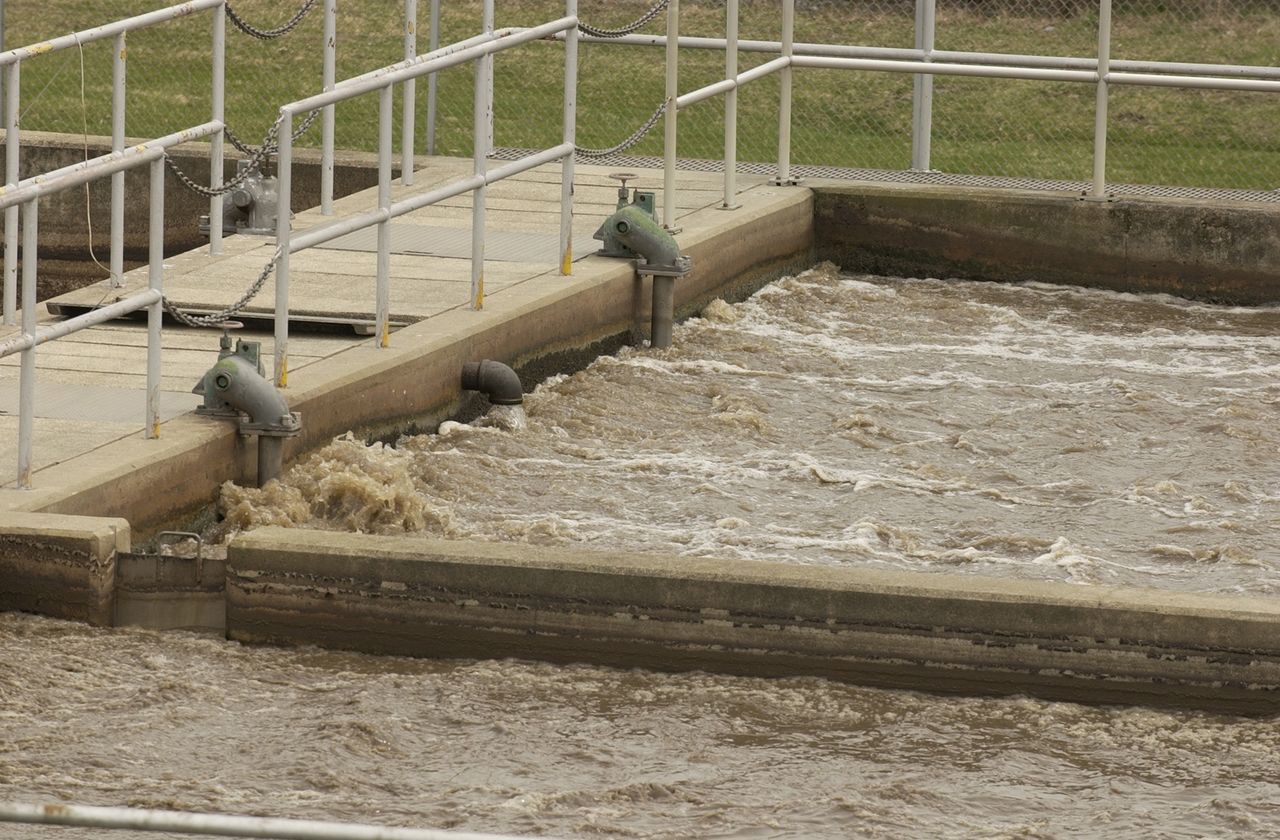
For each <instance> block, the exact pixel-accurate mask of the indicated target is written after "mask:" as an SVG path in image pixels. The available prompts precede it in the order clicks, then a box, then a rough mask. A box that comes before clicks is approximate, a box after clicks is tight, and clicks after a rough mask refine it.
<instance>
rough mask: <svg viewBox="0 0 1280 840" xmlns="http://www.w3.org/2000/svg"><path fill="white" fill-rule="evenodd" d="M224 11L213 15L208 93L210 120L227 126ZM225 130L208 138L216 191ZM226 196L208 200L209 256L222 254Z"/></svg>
mask: <svg viewBox="0 0 1280 840" xmlns="http://www.w3.org/2000/svg"><path fill="white" fill-rule="evenodd" d="M223 12H224V9H217V10H216V11H215V12H214V14H213V64H212V67H211V70H212V76H213V79H212V82H211V89H210V91H209V102H210V108H209V119H210V120H212V121H214V122H218V123H225V122H226V118H227V108H226V103H227V16H226V15H225V14H223ZM225 139H226V130H225V129H223V128H219V129H218V131H217V133H215V134H214V135H213V136H212V137H210V138H209V186H211V187H213V189H214V190H217V189H218V188H220V187H221V186H222V169H223V163H224V160H225ZM223 200H224V199H223V196H222V194H221V193H217V194H215V195H212V196H210V197H209V254H210V255H211V256H217V255H219V254H221V253H222V236H223V230H222V202H223Z"/></svg>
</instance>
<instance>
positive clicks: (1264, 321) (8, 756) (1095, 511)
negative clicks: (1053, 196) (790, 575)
mask: <svg viewBox="0 0 1280 840" xmlns="http://www.w3.org/2000/svg"><path fill="white" fill-rule="evenodd" d="M1278 335H1280V310H1276V309H1261V310H1237V309H1223V308H1216V307H1209V306H1201V305H1196V304H1190V303H1187V302H1184V301H1178V300H1173V299H1164V298H1155V299H1152V298H1136V297H1130V296H1124V295H1114V294H1105V293H1097V292H1083V291H1078V290H1068V289H1063V288H1057V287H1008V286H993V285H982V284H968V283H941V282H937V281H901V280H883V279H877V278H867V277H848V276H841V275H839V274H838V273H836V272H834V271H832V270H830V269H827V268H822V269H820V270H817V271H815V272H812V273H809V274H806V275H804V276H802V277H800V278H796V279H792V280H786V281H783V282H781V283H779V284H775V286H773V287H771V288H770V289H769V290H766V291H765V292H762V293H761V294H760V295H758V296H757V297H756V298H754V299H753V300H752V301H750V302H747V303H745V304H742V305H739V306H736V307H729V306H725V305H723V304H716V305H713V306H712V307H711V308H710V309H709V310H708V312H707V317H706V318H704V319H700V320H696V321H692V322H690V323H688V324H686V325H684V326H683V327H681V328H679V329H678V331H677V336H676V344H677V346H676V347H675V348H673V349H671V350H669V351H662V352H649V351H636V352H627V353H623V354H621V356H619V357H618V358H612V359H602V360H600V361H599V362H598V363H596V364H595V365H593V366H592V367H591V368H590V369H589V370H586V371H583V372H581V373H578V374H575V375H573V376H569V377H560V378H557V379H555V380H553V381H551V382H549V383H546V384H544V385H543V386H542V387H540V388H539V389H538V391H537V392H536V393H535V394H533V395H532V396H531V397H530V399H529V400H528V418H527V427H526V428H524V429H521V430H517V431H510V430H506V429H503V428H498V427H493V426H478V427H464V426H458V425H456V424H450V425H447V426H446V427H445V428H444V429H443V430H442V434H440V435H438V436H428V437H418V438H413V439H408V440H404V441H401V443H400V445H399V446H398V447H397V448H388V447H365V446H363V445H362V444H359V443H358V442H355V441H350V440H346V441H338V442H335V443H334V444H333V445H332V446H330V447H328V448H327V449H325V450H323V451H322V452H320V453H318V454H317V455H316V456H315V457H314V458H311V459H309V460H308V461H306V462H304V463H302V464H300V465H299V466H298V467H295V468H294V470H293V471H292V472H291V473H290V474H289V475H288V476H287V480H286V482H284V483H282V484H280V485H278V486H272V487H270V488H268V489H267V490H266V491H262V492H259V491H248V490H241V489H238V488H231V487H229V488H226V489H225V490H224V498H223V504H224V507H225V510H226V513H227V517H228V519H227V527H228V528H243V527H252V526H253V525H256V524H260V523H264V522H286V523H291V524H295V525H299V526H305V527H321V528H344V529H355V528H358V529H361V530H364V531H369V532H387V533H395V532H403V531H424V532H427V533H434V534H444V535H448V536H468V537H482V538H486V539H508V540H511V539H514V540H531V541H538V542H548V543H575V544H585V545H587V546H590V545H600V546H623V547H627V548H633V549H651V550H661V551H667V552H677V553H686V554H691V555H718V556H740V557H747V558H770V559H779V560H785V561H791V562H810V563H842V564H851V565H873V566H881V567H884V566H889V567H903V568H912V569H921V570H936V569H942V570H947V571H967V572H972V573H977V574H999V575H1025V576H1034V577H1050V578H1059V579H1063V580H1069V581H1075V582H1079V583H1082V584H1087V583H1093V582H1107V583H1111V582H1122V583H1133V584H1139V585H1151V586H1167V587H1176V588H1183V589H1204V590H1219V591H1247V592H1253V593H1270V592H1272V591H1273V587H1275V586H1276V583H1277V565H1278V564H1280V557H1278V556H1277V548H1276V546H1277V545H1278V544H1280V541H1278V540H1277V530H1278V529H1280V528H1278V525H1277V520H1278V519H1280V517H1278V516H1277V511H1278V508H1280V469H1278V468H1277V467H1276V466H1275V454H1276V449H1277V443H1280V433H1278V432H1277V424H1276V422H1275V416H1276V412H1277V409H1278V408H1280V384H1278V379H1280V377H1277V374H1278V373H1280V338H1277V336H1278ZM504 425H508V426H509V425H511V424H509V423H507V424H504ZM1278 756H1280V720H1277V719H1258V720H1244V719H1236V718H1229V717H1219V716H1213V715H1205V714H1194V713H1170V712H1156V711H1150V710H1144V709H1103V708H1087V707H1082V706H1075V705H1070V704H1060V703H1048V702H1041V701H1035V700H1018V699H1013V700H1009V699H1001V700H996V699H963V698H960V699H958V698H939V697H929V696H924V695H917V694H911V693H904V692H886V691H877V690H872V689H863V688H856V687H849V686H842V685H837V684H834V683H829V682H825V681H822V680H816V679H812V680H802V679H794V680H759V679H744V678H732V677H721V676H710V675H703V674H687V675H674V676H673V675H657V674H650V673H645V672H635V671H632V672H628V671H618V670H609V669H602V668H589V667H576V668H557V667H552V666H546V665H537V664H527V663H518V662H428V661H415V660H408V659H398V658H380V657H370V656H362V655H358V654H342V653H332V652H324V651H318V650H308V649H302V650H276V649H252V648H244V647H241V646H239V645H235V644H229V643H226V642H223V641H220V640H216V639H211V638H202V637H197V636H190V635H185V634H167V635H161V634H154V633H150V632H146V631H138V630H110V631H104V630H95V629H90V628H86V627H82V626H79V625H75V624H68V623H64V622H57V621H51V620H47V619H40V618H33V617H30V616H19V615H13V614H10V615H0V800H10V799H12V800H25V801H33V800H45V799H51V798H52V799H62V800H66V801H74V802H84V803H92V804H111V805H114V804H132V805H140V806H152V807H162V808H181V809H195V810H210V811H222V812H231V813H237V812H238V813H261V814H271V815H278V816H294V817H322V818H331V819H344V820H355V821H372V822H380V823H384V824H393V825H418V826H438V827H455V828H465V829H469V830H477V831H502V832H511V833H529V834H551V835H557V836H575V837H600V836H607V837H642V838H659V837H662V838H683V837H725V838H728V837H732V838H757V837H771V838H772V837H786V838H805V837H884V838H900V837H922V838H952V837H954V838H968V837H983V838H1033V837H1036V838H1078V837H1097V836H1107V837H1113V838H1148V837H1251V838H1252V837H1264V838H1265V837H1280V782H1278V781H1277V778H1278V774H1277V772H1276V759H1277V757H1278ZM90 836H105V837H118V836H121V835H118V834H114V835H105V834H93V833H91V832H87V831H79V830H63V829H50V828H46V829H38V828H33V827H15V826H2V825H0V837H5V838H8V837H21V838H26V837H32V838H38V839H39V840H43V839H44V838H49V840H55V838H64V837H65V838H84V837H90ZM141 836H143V835H137V837H141ZM148 836H154V835H148Z"/></svg>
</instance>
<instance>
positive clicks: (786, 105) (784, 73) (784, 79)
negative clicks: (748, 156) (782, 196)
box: [773, 0, 798, 185]
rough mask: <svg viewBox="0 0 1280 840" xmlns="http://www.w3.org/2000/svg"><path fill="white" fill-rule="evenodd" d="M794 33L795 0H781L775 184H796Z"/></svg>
mask: <svg viewBox="0 0 1280 840" xmlns="http://www.w3.org/2000/svg"><path fill="white" fill-rule="evenodd" d="M795 33H796V3H795V0H782V55H783V57H784V58H786V59H787V61H788V63H787V66H786V67H783V68H782V70H780V71H779V72H778V88H779V91H780V99H779V101H778V177H776V178H774V179H773V183H775V184H789V185H790V184H796V183H798V182H797V181H796V180H795V179H794V178H792V177H791V64H790V60H791V56H792V54H793V53H794V42H795Z"/></svg>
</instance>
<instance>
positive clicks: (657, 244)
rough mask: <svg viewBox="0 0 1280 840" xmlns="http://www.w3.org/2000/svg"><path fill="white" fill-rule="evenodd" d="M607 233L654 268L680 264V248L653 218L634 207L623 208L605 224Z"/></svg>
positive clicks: (672, 266) (632, 205) (673, 238)
mask: <svg viewBox="0 0 1280 840" xmlns="http://www.w3.org/2000/svg"><path fill="white" fill-rule="evenodd" d="M604 229H606V230H608V231H609V232H611V233H612V234H613V235H614V237H615V238H617V240H618V241H619V242H621V243H622V244H623V245H625V246H627V247H628V248H630V249H631V250H632V251H635V252H636V253H637V254H639V255H640V256H642V257H644V259H645V263H646V264H648V265H651V266H654V267H671V268H674V267H675V266H677V265H679V264H680V246H679V245H677V244H676V240H675V237H673V236H672V235H671V234H670V233H668V232H667V231H665V230H663V228H662V226H661V225H659V224H658V223H657V222H656V221H654V219H653V217H652V216H650V215H649V214H648V213H646V212H645V211H644V210H642V209H640V208H639V207H637V206H635V205H634V204H631V205H628V206H626V207H623V208H622V209H620V210H618V211H617V212H616V213H614V214H613V215H612V216H610V217H609V218H608V219H606V220H605V223H604Z"/></svg>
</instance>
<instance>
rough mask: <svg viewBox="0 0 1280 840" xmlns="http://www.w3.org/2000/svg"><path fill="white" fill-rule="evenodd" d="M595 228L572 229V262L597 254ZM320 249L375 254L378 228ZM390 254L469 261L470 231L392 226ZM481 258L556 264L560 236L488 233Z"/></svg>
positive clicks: (353, 234) (520, 232)
mask: <svg viewBox="0 0 1280 840" xmlns="http://www.w3.org/2000/svg"><path fill="white" fill-rule="evenodd" d="M600 221H604V220H603V219H601V220H600ZM597 227H599V224H598V223H597V224H596V225H595V226H593V227H592V228H590V229H589V230H588V229H586V228H575V229H574V231H573V241H574V248H573V250H574V254H575V257H574V262H577V261H578V260H580V259H582V258H583V257H587V256H590V255H591V254H593V253H594V252H595V251H596V249H597V247H598V245H597V243H596V241H595V240H594V239H592V238H591V235H592V234H593V233H595V231H596V228H597ZM587 243H589V244H587ZM319 247H321V248H328V249H331V250H336V251H370V252H375V251H377V250H378V229H377V228H364V229H363V230H358V231H355V232H354V233H349V234H347V235H346V236H341V237H339V238H337V239H335V240H333V241H332V242H328V243H325V244H324V245H321V246H319ZM391 253H393V254H416V255H419V256H429V257H454V258H458V259H470V258H471V229H470V228H451V227H439V226H435V225H413V224H399V225H398V224H395V223H392V224H391ZM484 258H485V259H486V260H497V261H499V262H519V263H550V264H551V265H556V264H557V263H559V261H560V235H559V234H558V233H529V232H524V231H501V230H499V231H487V232H486V233H485V240H484Z"/></svg>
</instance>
